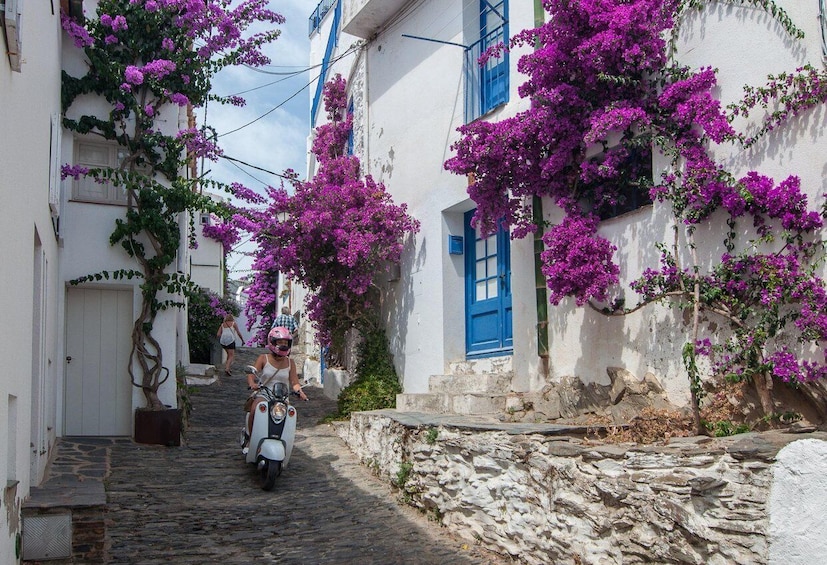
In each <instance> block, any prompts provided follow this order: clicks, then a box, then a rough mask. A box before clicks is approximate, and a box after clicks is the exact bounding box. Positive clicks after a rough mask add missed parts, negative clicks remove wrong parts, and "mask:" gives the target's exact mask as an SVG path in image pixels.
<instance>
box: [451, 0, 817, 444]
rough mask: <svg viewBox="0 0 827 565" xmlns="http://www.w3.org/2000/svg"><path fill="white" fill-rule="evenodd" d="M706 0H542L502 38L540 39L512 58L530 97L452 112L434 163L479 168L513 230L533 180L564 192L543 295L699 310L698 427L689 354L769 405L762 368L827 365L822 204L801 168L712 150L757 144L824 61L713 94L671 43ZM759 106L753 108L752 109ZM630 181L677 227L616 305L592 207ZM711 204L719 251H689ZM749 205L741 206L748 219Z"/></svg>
mask: <svg viewBox="0 0 827 565" xmlns="http://www.w3.org/2000/svg"><path fill="white" fill-rule="evenodd" d="M709 3H710V2H706V1H696V0H691V1H678V0H634V1H628V0H607V1H591V0H588V1H587V0H582V1H578V2H572V1H569V0H546V1H544V3H543V5H544V7H545V8H546V11H547V12H548V14H549V18H548V21H547V22H546V23H545V24H544V25H542V26H540V27H538V28H536V29H530V30H525V31H523V32H522V33H520V34H519V35H517V36H516V37H515V38H514V39H513V40H512V46H515V45H529V46H534V47H536V49H535V50H534V51H533V52H531V53H529V54H527V55H524V56H523V57H522V58H521V59H520V61H519V63H518V69H519V70H520V71H521V72H523V73H525V74H526V75H527V76H528V79H527V80H526V82H525V83H524V84H523V85H521V86H520V88H519V92H520V95H521V96H525V97H529V98H530V99H531V107H530V109H529V110H526V111H524V112H522V113H520V114H518V115H516V116H514V117H513V118H508V119H505V120H502V121H499V122H494V123H491V122H474V123H472V124H469V125H466V126H463V127H461V128H460V132H461V134H462V135H461V138H460V140H459V141H458V142H456V143H455V144H454V146H453V149H454V150H455V152H456V155H455V156H454V157H452V158H451V159H449V160H448V161H447V162H446V164H445V166H446V168H447V169H448V170H451V171H453V172H455V173H457V174H463V175H467V174H473V182H472V183H471V184H470V186H469V189H468V190H469V194H470V195H471V197H472V198H473V199H474V201H475V202H476V204H477V206H478V208H477V212H476V216H475V222H476V223H477V225H479V226H480V227H481V229H482V230H483V231H484V232H487V233H491V232H493V231H494V230H495V229H496V227H497V225H498V223H500V222H503V223H504V224H506V225H508V226H510V227H511V229H512V236H513V237H517V238H519V237H524V236H525V235H526V234H528V233H530V232H532V231H534V230H535V229H536V225H535V224H534V223H533V221H532V216H531V209H530V206H529V205H527V204H526V202H530V201H531V197H534V196H541V197H548V198H550V199H552V201H554V202H555V203H556V204H557V205H558V206H559V207H560V208H561V209H562V211H563V212H564V219H563V220H562V221H561V222H560V223H559V224H557V225H554V226H551V227H550V228H549V229H548V230H547V231H546V233H545V235H544V236H543V241H544V243H545V247H546V249H545V251H544V252H543V254H542V260H543V273H544V274H545V276H546V279H547V284H548V287H549V290H550V300H551V302H552V303H553V304H555V305H556V304H559V303H560V302H561V301H562V300H564V299H566V298H567V297H571V298H573V299H574V300H575V302H576V303H577V304H578V305H592V306H594V307H595V309H596V310H597V311H600V312H603V313H606V314H609V315H623V314H627V313H629V312H631V311H633V310H636V309H637V308H640V307H643V306H644V305H645V304H649V303H652V302H655V301H663V300H669V301H674V302H675V303H677V305H678V306H679V307H680V308H683V309H688V310H689V311H690V312H692V313H693V315H692V319H693V322H692V327H691V330H690V335H689V338H688V340H687V344H686V346H685V347H684V362H685V366H686V368H687V373H688V375H689V378H690V390H691V393H692V400H693V402H692V404H693V408H694V416H695V424H696V428H698V430H699V431H700V429H701V427H700V418H699V406H700V401H701V397H702V387H701V381H700V373H699V370H698V365H697V356H698V355H710V356H711V357H712V359H713V367H714V369H715V371H716V372H717V373H718V374H723V375H727V376H728V377H729V378H731V379H749V380H750V381H751V382H754V383H755V384H756V386H757V390H758V391H759V394H760V395H761V399H762V405H763V408H764V410H765V411H767V412H770V411H772V410H773V400H772V395H771V392H770V391H771V388H772V379H776V380H780V381H784V382H793V383H800V382H805V381H808V380H812V379H818V378H821V377H823V376H825V374H827V369H826V368H825V365H824V362H823V359H821V358H820V357H823V355H822V352H823V353H827V351H825V350H824V343H825V340H827V314H825V312H827V294H826V293H825V284H824V281H823V280H822V278H821V277H820V276H819V272H820V271H819V268H820V267H821V265H822V264H823V253H822V250H823V245H822V241H821V238H820V231H819V230H820V228H821V227H822V224H823V218H824V216H825V213H826V212H827V210H825V208H822V209H821V210H820V211H817V210H811V209H810V208H809V205H808V201H807V197H806V195H805V194H804V193H803V192H802V191H801V187H800V182H799V179H798V177H796V176H795V175H790V176H789V177H788V178H786V179H784V180H782V181H781V182H776V181H775V180H773V179H771V178H769V177H767V176H765V175H762V174H761V173H760V172H758V171H750V172H747V173H746V174H742V175H736V174H733V173H731V172H729V171H727V170H726V169H725V167H724V166H723V165H722V164H720V163H718V162H716V161H715V159H714V158H713V156H712V152H711V151H710V148H711V147H713V146H714V145H717V144H724V143H728V144H734V145H736V146H738V145H740V146H741V147H745V148H749V147H752V146H754V145H755V144H756V142H757V140H759V139H760V138H761V137H762V136H765V135H767V134H768V133H769V132H771V131H772V130H773V129H775V128H777V127H779V126H781V125H783V124H784V123H785V122H787V121H788V120H790V119H792V118H793V117H795V116H797V115H799V114H800V113H801V112H803V111H805V110H807V109H810V108H812V107H814V106H816V105H819V104H823V103H824V101H825V100H827V74H825V72H824V71H823V70H822V71H817V70H815V69H813V68H810V67H804V68H801V69H796V70H795V71H792V72H790V73H784V74H782V75H779V76H774V77H769V82H768V84H767V85H766V86H764V87H760V88H746V90H745V97H744V99H743V100H742V101H741V102H740V103H738V104H733V105H731V106H730V107H728V108H726V109H723V108H721V104H720V102H719V101H718V100H717V99H716V98H715V97H714V96H713V93H714V89H715V86H716V73H715V71H714V70H713V69H710V68H701V69H690V68H686V67H681V66H679V65H678V64H676V63H675V61H674V58H673V57H671V56H670V55H671V54H672V53H671V51H670V50H671V49H672V48H673V47H674V44H675V43H674V39H675V37H676V36H675V34H677V33H678V31H679V26H676V22H677V21H679V19H680V18H681V17H682V16H683V15H684V14H685V13H686V11H687V10H690V9H698V8H703V7H704V6H705V5H707V4H709ZM742 3H747V4H751V5H753V6H754V7H757V8H761V9H764V10H766V11H767V12H769V13H770V14H771V15H772V16H773V17H774V18H775V19H776V21H777V22H778V23H779V24H780V26H781V28H782V29H784V30H785V31H786V32H787V33H788V35H789V36H790V37H791V38H793V39H795V38H800V37H801V36H802V34H801V32H800V31H799V30H798V29H797V28H796V27H795V26H794V25H793V23H792V22H791V21H790V19H789V17H788V16H787V15H786V14H785V13H784V11H783V10H781V9H780V8H778V7H777V6H776V5H775V3H774V2H771V1H769V0H744V2H742ZM670 33H671V34H672V36H671V41H670ZM759 111H763V115H758V117H757V118H752V116H753V115H754V114H757V113H758V112H759ZM735 117H739V118H741V119H749V118H752V120H751V123H753V124H755V125H754V131H750V132H747V133H744V132H738V131H736V130H735V128H734V127H733V125H732V123H733V122H734V119H735ZM652 148H656V149H657V150H658V151H659V152H661V153H662V154H663V155H665V156H666V157H668V158H669V160H670V161H671V163H670V167H669V168H668V170H666V172H665V173H664V174H663V176H662V177H661V178H660V179H659V180H658V181H657V182H656V183H655V182H653V179H652V176H651V173H650V171H649V170H648V169H647V168H646V166H645V165H646V164H647V163H649V162H650V161H651V157H650V152H651V150H652ZM630 191H634V192H637V193H638V194H639V195H648V196H649V197H650V198H651V199H653V200H656V201H658V202H660V203H662V204H663V205H665V206H669V207H670V209H671V211H672V214H673V217H674V227H675V229H674V234H675V237H674V241H673V242H671V243H670V244H668V245H667V244H661V245H660V246H659V249H660V251H661V262H660V265H659V266H653V267H652V268H649V269H647V270H646V271H645V272H644V273H643V276H642V277H641V278H640V280H638V281H635V283H634V284H633V285H632V286H633V288H634V289H635V290H636V291H637V292H638V293H640V296H641V298H642V300H641V303H640V305H638V306H636V307H635V308H630V309H625V310H624V309H622V308H612V307H610V306H609V307H603V306H601V304H595V302H597V303H604V304H605V303H607V302H610V301H611V298H612V295H613V292H614V291H615V289H616V288H617V284H618V283H619V272H620V271H619V267H618V265H617V264H616V263H615V258H614V253H615V251H616V247H615V246H614V245H613V244H612V243H611V242H610V241H608V240H607V239H606V238H604V237H602V236H601V235H600V234H599V226H600V221H601V217H603V216H604V215H605V212H606V210H607V209H608V208H609V207H613V206H616V205H618V204H622V203H623V200H624V198H628V197H629V194H630ZM716 213H717V214H716ZM713 214H716V215H715V216H713ZM722 214H723V215H722ZM721 217H724V218H726V220H725V223H726V226H727V227H726V229H725V230H723V232H722V233H721V239H722V246H723V248H724V249H725V253H723V254H722V255H721V256H719V257H712V258H710V257H699V256H698V249H699V245H698V244H699V242H698V241H697V240H696V238H697V237H698V229H697V228H698V227H699V226H701V225H703V224H710V223H712V225H713V228H714V226H716V225H720V222H717V223H716V222H713V220H715V219H720V218H721ZM744 220H751V222H749V223H747V225H746V226H744V225H743V224H744V223H745V222H744ZM750 229H751V230H752V231H751V234H752V235H747V236H745V237H744V236H743V234H745V233H750V232H749V230H750ZM713 231H714V230H713ZM739 235H740V237H739ZM710 261H711V264H712V267H711V268H710V269H708V270H706V271H705V269H704V265H708V264H710ZM703 316H713V317H718V318H722V319H723V320H724V321H725V322H726V323H725V324H723V325H722V327H723V328H726V330H724V329H721V330H719V331H717V332H713V331H710V335H709V337H704V336H702V335H701V331H702V328H701V321H702V319H703ZM814 351H818V352H819V353H817V354H815V355H814V354H813V352H814Z"/></svg>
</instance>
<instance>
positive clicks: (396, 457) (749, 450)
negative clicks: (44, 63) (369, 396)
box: [339, 410, 827, 564]
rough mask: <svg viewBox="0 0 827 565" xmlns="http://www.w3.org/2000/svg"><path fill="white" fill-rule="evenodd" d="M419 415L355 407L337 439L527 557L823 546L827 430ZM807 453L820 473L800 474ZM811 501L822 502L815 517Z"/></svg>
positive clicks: (713, 553) (412, 499)
mask: <svg viewBox="0 0 827 565" xmlns="http://www.w3.org/2000/svg"><path fill="white" fill-rule="evenodd" d="M423 416H424V415H414V416H413V418H411V415H406V414H403V413H397V412H395V411H392V410H384V411H375V412H362V413H357V414H354V415H353V416H352V418H351V422H350V425H349V426H342V427H340V428H339V434H340V436H341V437H342V439H344V440H345V441H346V442H347V443H348V445H349V446H350V448H351V450H352V451H353V452H354V453H356V454H357V455H358V457H359V458H360V460H361V461H362V462H363V463H364V464H366V465H368V466H370V467H372V468H373V469H374V470H375V471H376V472H377V473H378V474H379V475H380V476H383V477H385V478H386V479H387V480H389V481H390V482H393V483H397V484H398V483H402V484H401V489H402V497H403V499H404V500H406V501H407V502H408V503H409V504H411V505H413V506H415V507H418V508H420V509H422V510H423V511H424V512H426V513H428V514H429V515H431V516H433V517H434V518H435V519H437V520H438V521H439V522H440V523H442V524H443V525H444V526H446V527H448V528H449V529H450V530H452V531H454V532H455V533H457V534H459V535H461V536H462V537H464V538H467V539H469V540H476V541H477V542H479V543H480V544H482V545H483V546H485V547H487V548H488V549H492V550H494V551H497V552H500V553H503V554H510V555H511V556H512V557H514V558H516V559H517V560H518V561H521V562H524V563H530V564H546V563H595V564H596V563H600V564H610V563H618V564H620V563H624V564H628V563H709V564H718V563H721V564H723V563H778V562H781V561H782V560H783V561H784V562H785V563H791V562H792V563H794V562H796V555H797V554H798V553H801V558H802V559H804V560H803V561H800V562H807V561H806V559H808V558H810V559H811V558H813V557H814V556H815V555H818V554H819V553H818V552H819V551H824V550H825V549H827V548H825V546H824V542H823V541H820V539H819V538H823V537H824V536H823V533H824V532H823V530H824V526H823V525H819V524H821V523H823V522H824V520H823V516H824V514H823V510H819V508H823V506H820V504H822V503H824V500H823V499H822V498H821V497H823V495H824V494H825V493H824V490H825V487H824V486H821V485H823V483H824V482H825V480H824V473H825V472H827V468H825V466H827V449H826V448H825V446H827V442H825V440H827V434H825V433H821V432H815V433H809V434H802V435H796V434H786V433H782V432H766V433H762V434H744V435H740V436H734V437H731V438H720V439H713V438H707V437H695V438H676V439H675V440H673V441H671V442H670V443H669V444H668V445H661V446H641V445H633V444H623V445H597V444H595V443H592V442H588V441H586V440H583V439H578V438H575V437H567V436H566V435H559V434H561V433H564V430H561V429H559V427H555V426H550V427H547V428H546V429H542V428H541V427H536V426H535V427H534V429H526V428H525V427H523V428H521V427H520V426H512V427H511V428H505V427H503V426H495V427H496V428H499V429H494V430H489V431H486V430H485V426H479V425H474V426H471V427H468V426H464V425H462V424H461V423H457V422H454V423H451V422H445V421H441V422H440V421H439V420H436V421H434V422H432V423H430V424H429V423H427V419H426V418H424V417H423ZM799 440H805V441H806V442H808V443H802V442H801V441H799ZM790 444H799V445H800V446H807V449H804V450H801V449H796V450H793V451H795V452H796V453H797V455H796V457H797V458H799V459H802V460H803V461H804V463H802V462H799V461H797V460H792V461H787V462H784V461H783V457H780V456H779V454H780V452H781V451H782V450H784V449H785V448H787V447H792V446H791V445H790ZM816 453H818V454H819V457H815V458H814V457H813V455H814V454H816ZM807 461H809V462H810V463H812V462H813V461H814V462H815V464H816V465H821V467H822V468H820V469H819V470H817V471H818V472H814V473H806V472H805V473H802V472H801V469H802V468H804V467H806V462H807ZM802 465H804V467H802ZM782 467H783V468H782ZM785 469H786V471H785ZM788 471H789V472H788ZM790 477H795V480H794V481H791V480H790ZM774 484H775V488H774V487H773V485H774ZM785 489H789V490H790V492H792V493H793V494H792V495H788V494H785V493H786V492H787V490H785ZM773 491H774V492H773ZM771 498H772V503H771ZM807 498H815V499H818V500H820V502H818V503H816V504H815V505H814V510H813V512H810V513H812V514H815V515H814V516H811V517H809V516H807V515H806V514H807V512H808V510H807V509H805V508H803V507H802V506H801V504H800V503H801V501H802V500H804V501H805V502H806V500H807ZM771 510H772V516H771ZM808 519H811V521H812V522H813V523H814V527H815V529H809V530H808V526H807V523H808ZM785 529H789V530H790V532H791V534H790V535H788V533H785V532H786V530H785ZM802 531H803V535H804V538H799V539H798V540H796V539H795V534H796V532H798V533H802ZM773 539H777V540H779V541H778V543H777V544H776V550H775V551H773V550H772V548H771V545H772V543H771V542H772V540H773ZM819 544H820V545H819ZM813 551H815V552H816V553H815V555H814V554H813V553H812V552H813ZM807 554H809V555H807ZM821 555H822V557H823V556H824V555H825V553H821ZM810 562H812V561H810Z"/></svg>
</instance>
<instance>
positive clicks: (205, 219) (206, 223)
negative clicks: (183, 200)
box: [201, 213, 212, 226]
mask: <svg viewBox="0 0 827 565" xmlns="http://www.w3.org/2000/svg"><path fill="white" fill-rule="evenodd" d="M211 224H212V221H211V220H210V215H209V214H207V213H202V214H201V225H202V226H209V225H211Z"/></svg>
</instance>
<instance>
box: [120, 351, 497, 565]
mask: <svg viewBox="0 0 827 565" xmlns="http://www.w3.org/2000/svg"><path fill="white" fill-rule="evenodd" d="M259 351H260V350H255V349H241V350H239V352H238V354H237V356H236V362H235V365H234V367H233V376H231V377H227V376H223V375H222V377H221V379H220V380H219V381H218V382H216V383H214V384H212V385H209V386H201V387H197V388H196V391H195V393H194V394H193V395H192V401H193V406H194V410H193V413H192V416H191V422H190V427H189V431H188V434H187V439H186V445H184V446H182V447H180V448H165V447H156V446H148V445H140V444H135V443H133V442H131V441H128V440H123V441H115V442H114V444H113V446H112V448H111V452H110V453H111V454H110V469H109V475H108V478H107V480H106V491H107V500H108V520H107V529H108V544H107V545H108V551H107V553H108V557H109V560H110V562H112V563H199V564H204V563H266V562H271V563H303V564H304V563H307V564H316V563H376V564H380V563H381V564H407V563H411V564H419V563H422V564H428V563H457V564H460V563H461V564H465V563H468V564H472V563H478V564H491V563H499V562H501V561H500V560H499V557H498V556H496V555H495V554H491V553H487V552H484V551H482V550H480V549H479V548H476V547H473V546H471V547H469V545H468V544H467V543H466V542H464V541H463V540H460V539H458V538H454V537H452V536H450V535H449V534H448V533H447V532H446V531H445V530H444V529H441V528H440V527H439V526H438V525H436V524H434V523H432V522H429V521H428V520H427V518H426V517H425V516H424V515H422V514H420V513H418V512H417V511H415V510H414V509H412V508H409V507H407V506H404V505H402V504H400V503H398V502H397V501H396V497H397V496H398V495H397V494H396V493H394V492H392V490H391V489H390V487H388V486H387V485H385V484H383V483H382V482H380V481H379V480H378V479H376V478H375V477H374V476H373V475H371V473H370V472H369V470H368V469H366V468H365V467H363V466H360V465H359V464H358V462H357V460H356V459H355V457H354V456H353V455H352V454H351V453H350V451H349V450H348V449H347V447H346V446H345V445H344V443H343V442H342V441H341V440H340V439H339V438H338V436H336V434H335V432H334V430H333V428H332V426H331V425H329V424H318V420H319V419H320V418H321V417H322V416H324V415H325V414H328V413H330V412H332V411H333V410H334V409H335V402H333V401H331V400H328V399H327V398H325V397H324V396H323V394H322V390H321V389H320V388H313V387H307V388H306V389H305V390H306V392H307V394H308V396H309V398H310V400H309V401H308V402H297V403H296V406H297V409H298V411H299V420H298V431H297V438H296V443H295V448H294V450H293V454H292V458H291V460H290V465H289V468H288V469H286V470H285V471H284V472H283V473H282V475H281V477H279V479H278V480H277V482H276V486H275V488H274V489H273V491H272V492H265V491H263V490H261V488H260V487H259V484H258V479H257V476H256V474H255V472H254V468H253V466H252V465H248V464H246V463H244V461H243V460H242V457H241V454H240V451H239V448H238V446H237V436H238V431H239V428H240V426H241V424H242V418H243V411H242V404H243V399H244V398H245V396H246V394H247V391H246V381H245V379H244V374H243V372H242V368H243V366H244V365H245V364H248V363H251V362H252V361H253V360H254V359H255V356H256V355H257V353H258V352H259Z"/></svg>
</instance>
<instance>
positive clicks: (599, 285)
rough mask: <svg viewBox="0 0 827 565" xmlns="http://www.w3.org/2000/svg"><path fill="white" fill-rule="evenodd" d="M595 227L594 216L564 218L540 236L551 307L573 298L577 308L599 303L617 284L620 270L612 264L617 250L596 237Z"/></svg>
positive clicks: (604, 240) (596, 222)
mask: <svg viewBox="0 0 827 565" xmlns="http://www.w3.org/2000/svg"><path fill="white" fill-rule="evenodd" d="M597 224H598V219H597V218H596V217H595V216H590V217H576V216H567V217H566V218H564V219H563V221H562V222H561V223H560V224H558V225H556V226H552V227H551V228H550V229H549V230H548V231H547V232H546V233H545V234H544V235H543V243H544V244H545V246H546V248H545V250H544V251H543V252H542V253H541V259H542V261H543V267H542V270H543V274H544V275H545V276H546V281H547V284H548V288H549V290H550V291H551V294H550V297H549V300H550V301H551V303H552V304H555V305H557V304H559V303H560V301H561V300H563V298H565V297H567V296H574V297H575V299H576V301H577V305H578V306H581V305H583V304H585V302H586V301H587V300H589V299H592V298H593V299H595V300H600V301H603V300H606V299H607V289H608V288H609V287H610V286H611V285H614V284H617V283H618V274H619V273H620V270H619V269H618V267H617V265H615V264H614V263H613V262H612V254H613V253H614V252H615V251H616V250H617V248H616V247H615V246H614V245H612V244H611V243H609V241H608V240H606V239H604V238H602V237H600V236H598V235H597Z"/></svg>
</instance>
